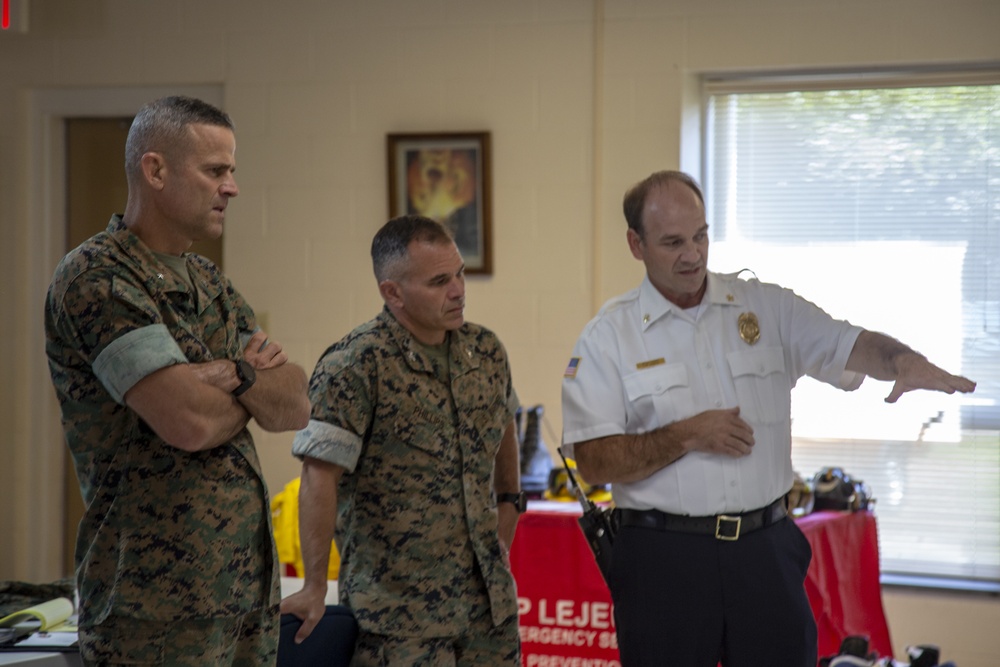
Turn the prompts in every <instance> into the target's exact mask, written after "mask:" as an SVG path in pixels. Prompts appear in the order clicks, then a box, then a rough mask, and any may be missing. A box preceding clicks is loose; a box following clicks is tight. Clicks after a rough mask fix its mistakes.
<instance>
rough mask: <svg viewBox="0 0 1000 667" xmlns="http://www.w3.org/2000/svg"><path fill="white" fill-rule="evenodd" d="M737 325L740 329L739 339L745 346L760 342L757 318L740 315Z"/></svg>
mask: <svg viewBox="0 0 1000 667" xmlns="http://www.w3.org/2000/svg"><path fill="white" fill-rule="evenodd" d="M737 325H738V326H739V328H740V338H742V339H743V340H744V341H745V342H746V344H747V345H753V344H754V343H756V342H757V341H758V340H760V322H758V321H757V316H756V315H754V314H753V313H742V314H741V315H740V319H739V320H738V321H737Z"/></svg>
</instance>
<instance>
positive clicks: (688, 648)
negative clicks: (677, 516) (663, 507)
mask: <svg viewBox="0 0 1000 667" xmlns="http://www.w3.org/2000/svg"><path fill="white" fill-rule="evenodd" d="M811 558H812V549H811V548H810V546H809V542H808V541H807V540H806V538H805V536H804V535H803V534H802V531H800V530H799V528H798V526H796V525H795V522H794V521H792V520H791V519H783V520H781V521H778V522H777V523H775V524H773V525H771V526H768V527H766V528H761V529H760V530H757V531H754V532H752V533H750V534H748V535H744V536H742V537H740V539H739V540H736V541H734V542H725V541H720V540H717V539H715V537H714V536H711V535H691V534H686V533H677V532H669V531H657V530H651V529H646V528H638V527H622V528H621V529H620V530H619V531H618V535H617V538H616V540H615V546H614V550H613V553H612V557H611V574H610V582H609V587H610V589H611V596H612V598H613V600H614V604H615V624H616V626H617V630H618V647H619V649H620V652H621V662H622V665H623V667H664V666H674V665H677V666H678V667H716V665H717V664H718V663H719V662H720V661H721V662H722V664H723V665H724V666H725V667H816V661H817V656H816V651H817V648H816V622H815V620H814V619H813V615H812V610H811V608H810V607H809V600H808V598H807V597H806V593H805V588H804V585H803V583H804V581H805V576H806V571H807V570H808V568H809V561H810V559H811Z"/></svg>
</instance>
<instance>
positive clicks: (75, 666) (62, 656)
mask: <svg viewBox="0 0 1000 667" xmlns="http://www.w3.org/2000/svg"><path fill="white" fill-rule="evenodd" d="M0 665H25V667H82V665H83V661H82V660H80V654H79V653H59V652H55V651H52V652H49V651H46V652H41V651H35V652H31V653H28V652H24V653H22V652H19V651H11V652H2V653H0Z"/></svg>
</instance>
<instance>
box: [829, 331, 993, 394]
mask: <svg viewBox="0 0 1000 667" xmlns="http://www.w3.org/2000/svg"><path fill="white" fill-rule="evenodd" d="M847 370H849V371H854V372H856V373H864V374H865V375H868V376H870V377H873V378H875V379H876V380H885V381H891V382H894V384H893V386H892V391H891V392H890V393H889V395H888V396H886V398H885V402H886V403H895V402H896V401H897V400H899V397H900V396H902V395H903V394H905V393H906V392H908V391H913V390H915V389H927V390H931V391H941V392H944V393H946V394H954V393H955V392H956V391H958V392H961V393H963V394H968V393H970V392H972V391H975V389H976V383H975V382H973V381H972V380H969V379H968V378H964V377H962V376H960V375H952V374H951V373H949V372H947V371H945V370H943V369H941V368H938V367H937V366H935V365H934V364H932V363H931V362H929V361H927V358H926V357H924V356H923V355H922V354H920V353H918V352H915V351H913V350H912V349H910V348H909V347H907V346H906V345H904V344H903V343H901V342H899V341H898V340H896V339H895V338H890V337H889V336H886V335H885V334H880V333H876V332H874V331H862V332H861V335H860V336H858V340H857V341H855V343H854V349H853V350H852V351H851V356H850V357H849V358H848V359H847Z"/></svg>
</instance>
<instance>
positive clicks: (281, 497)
mask: <svg viewBox="0 0 1000 667" xmlns="http://www.w3.org/2000/svg"><path fill="white" fill-rule="evenodd" d="M271 522H272V523H273V524H274V542H275V544H276V545H277V547H278V561H280V562H281V563H286V564H289V565H291V566H292V567H294V568H295V573H296V575H298V576H300V577H304V576H305V572H306V569H305V566H304V565H303V564H302V542H301V541H300V540H299V478H298V477H296V478H295V479H293V480H292V481H290V482H289V483H288V484H286V485H285V488H284V489H282V490H281V491H280V492H279V493H276V494H274V497H273V498H272V499H271ZM339 573H340V553H339V552H338V551H337V544H336V543H335V542H331V543H330V567H329V569H328V571H327V577H326V578H327V579H336V578H337V575H338V574H339Z"/></svg>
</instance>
